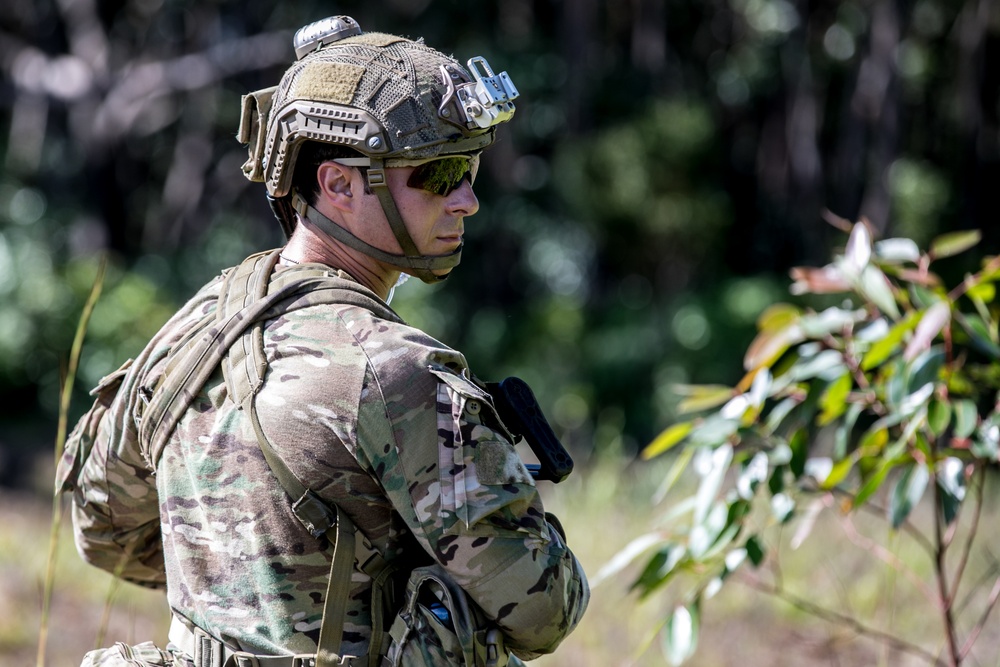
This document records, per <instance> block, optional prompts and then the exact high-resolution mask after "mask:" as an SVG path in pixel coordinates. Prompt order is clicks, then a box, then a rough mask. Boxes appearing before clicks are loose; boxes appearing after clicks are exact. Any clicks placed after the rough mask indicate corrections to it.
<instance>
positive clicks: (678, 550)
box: [632, 544, 687, 597]
mask: <svg viewBox="0 0 1000 667" xmlns="http://www.w3.org/2000/svg"><path fill="white" fill-rule="evenodd" d="M685 555H687V550H686V549H685V548H684V547H683V546H682V545H680V544H667V545H664V546H663V547H662V548H661V549H659V550H658V551H657V552H656V553H654V554H653V557H652V558H650V559H649V562H648V563H646V567H645V568H644V569H643V571H642V574H640V575H639V578H638V579H636V580H635V582H633V583H632V590H636V589H638V590H639V591H640V594H641V596H642V597H646V596H647V595H649V594H650V593H652V592H653V591H655V590H656V589H657V588H660V587H662V586H663V585H664V584H666V583H667V582H669V581H670V579H671V578H672V577H673V575H674V574H676V572H677V566H678V565H679V564H680V563H681V562H682V561H683V560H684V556H685Z"/></svg>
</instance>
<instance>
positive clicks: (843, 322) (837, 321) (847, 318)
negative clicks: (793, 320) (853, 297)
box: [799, 308, 865, 339]
mask: <svg viewBox="0 0 1000 667" xmlns="http://www.w3.org/2000/svg"><path fill="white" fill-rule="evenodd" d="M864 318H865V313H864V311H862V310H847V309H846V308H827V309H826V310H823V311H821V312H819V313H813V314H811V315H803V316H802V318H801V319H800V320H799V327H801V329H802V332H803V333H804V334H805V335H806V336H807V337H809V338H815V339H819V338H823V337H825V336H828V335H830V334H839V333H842V332H843V331H844V330H845V329H847V328H848V327H852V326H854V324H855V323H856V322H860V321H862V320H863V319H864Z"/></svg>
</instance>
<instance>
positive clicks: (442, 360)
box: [57, 269, 589, 659]
mask: <svg viewBox="0 0 1000 667" xmlns="http://www.w3.org/2000/svg"><path fill="white" fill-rule="evenodd" d="M279 270H280V269H279ZM220 285H221V279H216V280H214V281H212V282H210V283H209V284H208V285H206V286H205V287H204V288H203V289H202V290H201V291H200V292H199V293H198V294H197V295H196V296H194V297H193V298H192V299H191V300H190V301H189V302H188V303H187V304H186V305H185V306H184V307H183V308H182V309H181V310H180V311H179V312H178V313H177V314H176V315H175V316H174V317H173V318H172V319H171V320H170V321H169V322H168V323H167V324H166V325H165V326H164V327H163V329H161V330H160V332H159V333H158V334H157V335H156V336H155V337H154V339H153V340H152V341H151V342H150V343H149V345H148V346H147V348H146V349H145V350H144V351H143V352H142V354H141V355H140V356H139V357H138V359H137V360H136V361H135V362H134V363H132V362H129V363H126V365H125V366H124V367H123V368H122V369H120V370H119V371H117V372H116V373H113V374H111V375H110V376H108V377H107V378H105V379H104V380H103V381H102V383H101V385H99V386H98V388H97V389H95V391H94V393H95V394H96V396H97V400H96V402H95V407H94V408H93V409H92V410H91V411H90V412H88V414H87V415H86V416H85V417H84V418H83V419H82V420H81V422H80V423H79V424H78V425H77V427H76V432H75V434H74V436H75V437H71V438H70V442H71V443H72V445H73V447H72V448H70V449H68V450H67V452H66V454H65V456H64V458H63V461H62V463H61V465H60V471H59V475H58V479H57V484H58V485H59V486H60V488H62V489H63V490H66V491H70V490H72V491H73V498H74V504H73V518H74V526H75V532H76V542H77V547H78V549H79V551H80V553H81V554H82V555H83V556H84V558H85V559H87V560H88V561H89V562H91V563H92V564H94V565H96V566H98V567H101V568H103V569H105V570H108V571H112V572H119V573H120V576H122V577H123V578H125V579H127V580H129V581H132V582H135V583H138V584H141V585H146V586H153V587H163V586H166V588H167V597H168V602H169V604H170V607H171V609H172V611H173V613H174V614H175V615H176V616H178V617H180V618H181V619H185V620H186V621H187V622H188V623H190V624H194V625H197V626H199V627H201V628H203V629H205V630H207V631H209V632H210V633H211V634H213V635H215V636H216V637H218V638H220V639H222V640H223V641H226V642H227V643H229V644H231V645H233V646H238V647H239V648H241V649H242V650H246V651H250V652H254V653H263V654H287V653H311V652H315V650H316V643H317V640H318V635H319V628H320V621H321V618H322V609H323V607H322V603H323V599H322V598H323V596H324V593H325V591H326V580H327V578H328V576H329V573H330V559H331V553H330V549H329V548H328V545H327V543H326V542H325V540H317V539H315V538H313V537H312V536H311V535H310V534H309V533H308V531H306V529H305V528H303V527H302V525H301V524H300V523H299V522H298V521H297V520H296V519H295V518H294V516H293V515H292V513H291V508H290V501H289V498H288V497H287V496H286V495H285V493H284V491H283V490H282V489H281V487H280V486H279V484H278V483H277V481H276V480H275V478H274V477H273V475H272V473H271V471H270V469H269V467H268V465H267V463H266V461H265V460H264V457H263V455H262V453H261V449H260V445H259V444H258V440H257V438H256V436H255V433H254V431H253V428H252V427H251V425H250V423H249V422H250V420H249V419H248V418H247V415H246V414H245V413H244V412H243V411H242V410H241V409H240V408H239V406H238V405H236V404H234V402H233V401H231V400H227V389H226V383H225V382H224V381H223V377H222V373H221V371H220V370H218V369H217V370H216V372H215V374H214V375H213V376H212V378H211V379H210V380H209V381H208V382H207V383H206V384H205V386H204V388H203V389H202V390H201V392H200V394H199V395H198V396H197V397H196V398H195V400H194V402H193V403H192V405H191V407H190V408H189V409H188V410H187V412H186V413H185V414H184V416H183V417H182V419H181V420H180V422H179V424H178V426H177V428H176V430H175V431H174V433H173V435H172V437H171V438H170V440H169V442H168V444H167V446H166V448H165V449H164V451H163V454H162V458H161V459H160V460H159V463H158V465H157V466H156V467H155V470H150V464H149V461H148V459H147V457H146V456H144V451H143V448H142V446H141V443H140V442H139V438H138V426H137V425H138V424H139V423H140V420H141V417H142V411H143V409H144V407H145V405H146V403H147V402H148V399H149V396H150V394H151V392H152V388H153V387H154V386H155V384H156V382H157V380H158V379H159V378H160V377H161V376H162V373H163V371H164V366H165V365H166V363H167V361H168V359H167V356H166V355H167V352H168V351H169V350H170V349H172V348H173V347H175V346H177V345H178V344H180V342H182V341H183V340H184V338H185V335H186V334H189V333H190V332H191V331H192V330H193V328H194V326H195V325H196V323H197V322H198V321H199V320H200V319H201V318H202V317H203V316H204V315H205V314H207V313H210V312H212V311H213V310H214V309H215V307H216V300H217V297H218V294H219V291H220ZM356 289H358V290H362V291H365V292H367V290H365V289H364V288H363V287H360V286H357V287H356ZM368 295H369V296H372V297H374V294H372V293H370V292H368ZM264 348H265V350H266V353H267V358H268V362H269V368H268V371H267V375H266V379H265V383H264V385H263V388H262V389H261V390H260V392H259V393H258V395H257V400H256V406H257V411H258V414H259V418H260V422H261V426H262V428H263V430H264V431H265V432H266V433H267V435H268V438H269V440H270V441H271V443H272V444H273V445H274V447H275V449H276V451H277V453H278V455H279V456H281V458H282V459H283V460H284V461H285V463H286V464H287V465H288V467H289V468H290V469H291V470H292V472H293V473H295V475H296V476H297V477H298V478H299V479H300V480H302V482H303V483H304V484H305V485H306V486H308V487H309V488H311V489H312V490H313V491H315V492H316V493H318V494H319V495H320V497H321V498H323V499H324V500H327V501H329V502H330V503H335V504H337V505H339V506H340V508H341V509H342V510H343V511H344V512H346V513H347V514H348V515H349V516H350V517H351V518H352V520H353V521H354V523H355V525H356V526H357V527H358V529H359V531H360V533H361V535H362V536H363V538H364V539H363V540H360V541H359V551H362V550H364V549H368V550H369V551H368V553H370V549H371V548H374V549H375V550H377V551H378V552H380V553H381V554H382V555H383V556H384V557H385V558H386V559H387V560H389V561H394V562H396V563H400V564H402V565H403V566H404V567H413V566H416V565H421V564H425V563H428V562H433V561H436V562H437V563H439V564H440V565H442V566H443V567H444V568H445V569H446V570H447V571H448V573H449V574H450V575H451V576H452V577H453V578H454V580H455V581H456V582H457V583H458V584H459V585H461V586H462V587H463V588H464V589H465V591H466V592H467V593H468V594H469V596H470V597H471V598H472V599H473V600H474V601H475V602H476V603H477V604H478V605H479V606H480V607H481V608H482V609H483V611H484V612H485V613H486V615H487V616H488V617H490V618H491V619H494V620H495V622H496V623H497V624H498V625H499V626H500V628H501V629H502V630H503V631H504V633H505V635H506V642H507V647H508V648H509V649H511V650H512V651H513V652H514V653H515V654H517V655H519V656H520V657H522V658H525V659H530V658H532V657H534V656H536V655H539V654H542V653H547V652H550V651H552V650H554V649H555V648H556V646H557V645H558V644H559V643H560V641H561V640H562V639H563V638H564V637H565V636H566V635H567V634H568V633H569V632H570V631H571V630H572V629H573V628H574V627H575V626H576V624H577V623H578V622H579V620H580V618H581V616H582V615H583V612H584V609H585V608H586V605H587V602H588V599H589V590H588V587H587V582H586V578H585V575H584V573H583V570H582V568H581V567H580V564H579V563H578V562H577V560H576V558H575V557H574V556H573V554H572V553H571V551H570V550H569V548H568V547H567V546H566V543H565V541H564V539H563V537H562V536H561V535H560V534H559V532H558V531H557V530H555V529H554V528H553V525H552V524H550V523H549V522H548V520H547V519H546V515H545V512H544V509H543V507H542V503H541V500H540V498H539V496H538V493H537V490H536V488H535V485H534V482H533V480H532V478H531V476H530V474H529V473H528V471H527V470H526V468H525V466H524V464H523V463H522V462H521V460H520V458H519V457H518V455H517V453H516V452H515V450H514V447H513V446H512V445H511V441H512V438H511V436H510V435H509V433H508V432H507V431H506V429H505V428H504V426H503V424H502V423H501V422H500V420H499V419H498V418H497V416H496V413H495V411H494V409H493V406H492V403H491V400H490V398H489V395H488V394H487V393H486V392H485V391H484V390H483V389H482V388H481V387H480V386H479V385H478V384H477V383H476V382H474V381H473V380H472V379H471V374H470V372H469V369H468V366H467V364H466V361H465V359H464V357H463V356H462V355H461V354H460V353H458V352H456V351H455V350H452V349H449V348H447V347H445V346H444V345H442V344H441V343H439V342H438V341H436V340H434V339H432V338H431V337H429V336H427V335H426V334H424V333H423V332H421V331H419V330H417V329H414V328H412V327H409V326H407V325H406V324H404V323H403V322H402V321H401V320H398V319H392V320H390V319H385V318H380V317H378V316H376V315H375V314H374V313H372V312H370V311H368V310H366V309H363V308H360V307H357V306H349V305H341V304H334V305H315V306H310V307H308V308H303V309H300V310H295V311H292V312H287V313H284V314H282V315H280V316H278V317H276V318H274V319H272V320H269V321H268V322H267V323H266V325H265V331H264ZM349 585H350V597H349V605H348V611H347V621H346V623H345V626H344V645H343V647H342V648H343V650H344V652H345V653H346V654H353V655H362V654H364V653H365V652H366V651H367V644H368V639H369V635H370V609H369V606H370V605H369V595H368V593H369V590H370V587H371V586H370V585H371V581H370V578H369V577H368V576H367V575H365V574H364V573H362V572H361V571H359V570H358V569H355V571H354V573H353V576H352V579H351V582H350V584H349Z"/></svg>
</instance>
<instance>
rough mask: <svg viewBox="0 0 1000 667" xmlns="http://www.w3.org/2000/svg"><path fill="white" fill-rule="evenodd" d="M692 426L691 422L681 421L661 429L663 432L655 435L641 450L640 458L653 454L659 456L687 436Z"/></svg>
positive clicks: (651, 456) (649, 457)
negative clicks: (663, 429)
mask: <svg viewBox="0 0 1000 667" xmlns="http://www.w3.org/2000/svg"><path fill="white" fill-rule="evenodd" d="M692 427H693V423H692V422H681V423H679V424H674V425H673V426H671V427H669V428H668V429H666V430H665V431H663V433H661V434H660V435H658V436H656V439H655V440H653V442H651V443H649V445H647V446H646V448H645V449H643V450H642V458H643V459H646V460H649V459H651V458H653V457H654V456H659V455H660V454H662V453H663V452H665V451H667V450H668V449H670V448H671V447H673V446H674V445H676V444H677V443H679V442H681V441H682V440H684V438H685V437H687V434H688V433H690V432H691V428H692Z"/></svg>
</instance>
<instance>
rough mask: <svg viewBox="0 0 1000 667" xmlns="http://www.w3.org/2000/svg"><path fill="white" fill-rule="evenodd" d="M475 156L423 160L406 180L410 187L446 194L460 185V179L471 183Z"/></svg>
mask: <svg viewBox="0 0 1000 667" xmlns="http://www.w3.org/2000/svg"><path fill="white" fill-rule="evenodd" d="M475 162H476V159H475V158H467V157H447V158H442V159H440V160H434V161H433V162H425V163H424V164H422V165H419V166H417V167H414V169H413V173H412V174H410V178H409V180H408V181H407V182H406V184H407V185H409V186H410V187H411V188H420V189H421V190H426V191H427V192H433V193H434V194H436V195H448V194H451V193H452V192H453V191H454V190H456V189H458V188H459V187H460V186H461V185H462V179H464V178H468V179H469V182H470V183H471V182H472V180H473V178H475V167H476V165H475V164H474V163H475Z"/></svg>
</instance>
